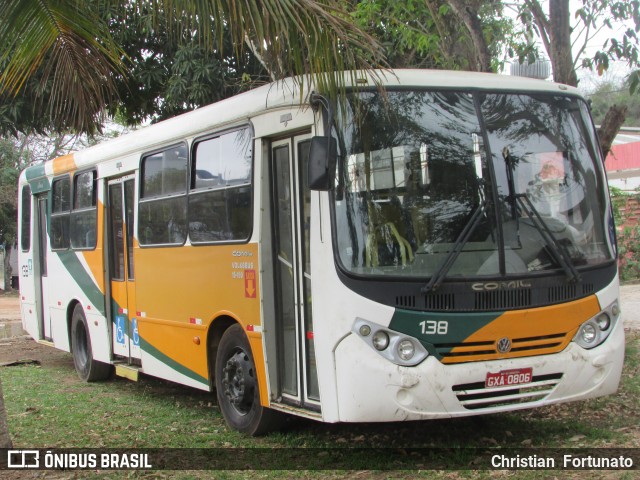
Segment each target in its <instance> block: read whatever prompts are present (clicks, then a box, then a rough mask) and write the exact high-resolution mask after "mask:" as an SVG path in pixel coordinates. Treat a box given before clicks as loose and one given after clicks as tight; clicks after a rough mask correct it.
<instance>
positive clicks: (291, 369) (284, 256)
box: [271, 135, 320, 410]
mask: <svg viewBox="0 0 640 480" xmlns="http://www.w3.org/2000/svg"><path fill="white" fill-rule="evenodd" d="M310 138H311V136H310V135H299V136H295V137H291V138H288V139H286V140H281V141H277V142H274V143H273V144H272V147H271V148H272V152H271V153H272V154H271V179H272V195H271V197H272V208H273V212H274V214H273V221H274V230H275V238H274V240H275V242H274V255H273V256H274V259H275V260H274V261H275V273H274V275H275V279H274V281H275V297H276V298H275V308H276V330H277V342H278V349H277V350H278V355H279V357H278V364H279V369H278V378H279V381H278V389H279V392H278V393H279V398H280V399H281V401H282V402H283V403H290V404H293V405H297V406H300V407H303V408H309V409H312V410H319V408H320V397H319V391H318V378H317V371H316V363H315V352H314V340H313V319H312V317H311V281H312V276H311V267H310V265H311V262H310V255H311V251H310V248H309V247H310V224H311V223H310V217H311V191H310V189H309V187H308V185H307V174H306V173H307V170H306V163H307V162H306V159H307V157H308V152H309V145H310Z"/></svg>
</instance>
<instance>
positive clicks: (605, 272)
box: [19, 70, 624, 434]
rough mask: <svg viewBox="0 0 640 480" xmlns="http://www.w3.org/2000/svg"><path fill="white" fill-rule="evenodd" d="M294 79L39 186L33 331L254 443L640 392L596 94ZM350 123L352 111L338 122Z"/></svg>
mask: <svg viewBox="0 0 640 480" xmlns="http://www.w3.org/2000/svg"><path fill="white" fill-rule="evenodd" d="M378 82H381V84H382V85H381V86H382V88H383V89H384V94H383V93H382V91H381V89H380V87H381V86H380V85H379V84H378V85H374V82H373V81H372V79H371V77H367V76H363V77H362V78H358V80H357V81H356V82H355V83H356V84H357V85H352V86H353V87H355V86H357V88H349V87H348V88H347V93H346V97H345V98H343V99H342V101H336V99H331V98H325V97H323V96H322V95H320V94H315V93H314V94H311V93H309V92H308V91H307V92H305V93H303V94H301V93H300V87H299V85H298V84H296V83H292V81H283V82H279V83H276V84H272V85H268V86H264V87H261V88H258V89H255V90H253V91H250V92H247V93H244V94H241V95H238V96H236V97H234V98H230V99H228V100H224V101H221V102H219V103H216V104H214V105H210V106H207V107H204V108H201V109H198V110H196V111H194V112H191V113H187V114H184V115H181V116H178V117H175V118H173V119H170V120H167V121H163V122H160V123H158V124H156V125H153V126H149V127H147V128H144V129H141V130H139V131H136V132H133V133H131V134H128V135H124V136H122V137H120V138H116V139H113V140H110V141H107V142H105V143H102V144H99V145H96V146H94V147H91V148H87V149H86V150H83V151H79V152H75V153H73V154H70V155H66V156H64V157H60V158H57V159H55V160H53V161H51V162H47V163H45V164H43V165H36V166H32V167H30V168H28V169H26V170H25V171H24V172H23V173H22V175H21V177H20V185H19V188H20V190H19V200H20V202H19V203H20V211H19V222H20V226H19V231H20V232H19V247H20V258H19V264H20V269H21V275H22V278H21V281H20V287H21V300H22V303H21V308H22V315H23V325H24V328H25V329H26V330H27V331H28V332H29V334H30V335H31V336H33V337H34V338H35V339H36V340H37V341H39V342H42V343H46V344H50V345H52V346H54V347H56V348H59V349H61V350H65V351H70V352H71V353H72V354H73V359H74V362H75V367H76V369H77V372H78V374H79V376H80V377H81V378H82V379H84V380H86V381H95V380H102V379H106V378H107V377H109V375H111V373H112V371H113V370H114V367H115V372H116V374H119V375H124V376H127V377H129V378H132V379H136V378H137V376H138V373H139V372H143V373H145V374H148V375H153V376H156V377H160V378H164V379H168V380H171V381H174V382H178V383H181V384H184V385H188V386H191V387H195V388H198V389H203V390H211V391H214V390H215V391H216V392H217V398H218V401H219V405H220V408H221V411H222V413H223V414H224V417H225V419H226V421H227V422H228V424H229V425H230V426H232V427H233V428H235V429H238V430H240V431H243V432H247V433H250V434H259V433H263V432H265V431H268V430H269V429H270V428H272V427H273V426H274V425H275V424H276V423H277V420H278V417H280V416H281V412H286V413H290V414H295V415H302V416H306V417H309V418H314V419H317V420H321V421H325V422H363V421H365V422H370V421H398V420H420V419H432V418H441V417H457V416H464V415H474V414H481V413H495V412H501V411H509V410H516V409H522V408H530V407H537V406H541V405H547V404H552V403H558V402H567V401H574V400H581V399H586V398H591V397H596V396H601V395H606V394H611V393H613V392H615V391H616V389H617V386H618V383H619V379H620V374H621V369H622V363H623V354H624V330H623V325H622V322H621V321H620V317H619V314H620V309H619V303H618V285H619V284H618V275H617V265H616V241H615V233H614V226H613V217H612V213H611V205H610V202H609V197H608V189H607V183H606V177H605V172H604V168H603V158H602V154H601V151H600V149H599V146H598V142H597V138H596V132H595V129H594V126H593V123H592V120H591V118H590V114H589V108H588V106H587V103H586V102H585V101H584V99H583V98H582V97H581V96H580V94H579V92H578V91H577V90H575V89H573V88H569V87H566V86H564V85H557V84H553V83H549V82H543V81H536V80H529V79H522V78H515V77H506V76H497V75H488V74H473V73H469V72H464V73H460V72H458V73H455V72H443V71H425V70H406V71H395V72H385V73H381V74H380V76H379V77H378ZM334 110H335V112H334Z"/></svg>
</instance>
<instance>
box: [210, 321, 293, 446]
mask: <svg viewBox="0 0 640 480" xmlns="http://www.w3.org/2000/svg"><path fill="white" fill-rule="evenodd" d="M215 382H216V393H217V396H218V405H219V406H220V410H221V411H222V415H223V416H224V419H225V420H226V422H227V424H228V425H229V426H230V427H232V428H234V429H236V430H239V431H240V432H243V433H248V434H249V435H254V436H255V435H263V434H265V433H267V432H269V431H272V430H275V429H277V428H278V426H279V425H280V424H281V422H282V420H283V415H282V414H280V412H276V411H274V410H271V409H269V408H266V407H263V406H262V405H260V392H259V390H258V379H257V377H256V368H255V363H254V361H253V356H252V355H251V348H250V347H249V342H248V340H247V337H246V336H245V334H244V332H243V330H242V327H241V326H240V325H238V324H236V325H233V326H231V327H229V328H228V329H227V330H226V331H225V332H224V334H223V335H222V339H221V340H220V344H219V345H218V353H217V355H216V367H215Z"/></svg>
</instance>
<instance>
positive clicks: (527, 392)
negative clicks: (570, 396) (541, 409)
mask: <svg viewBox="0 0 640 480" xmlns="http://www.w3.org/2000/svg"><path fill="white" fill-rule="evenodd" d="M560 380H562V373H554V374H550V375H538V376H534V377H533V379H532V381H531V383H527V384H526V385H517V386H511V387H496V388H486V387H485V384H484V382H476V383H466V384H462V385H454V386H453V388H452V390H453V392H454V393H455V395H456V397H457V398H458V401H459V402H460V404H461V405H462V406H463V407H464V408H465V409H467V410H482V409H488V408H495V407H500V406H508V405H519V404H526V403H533V402H537V401H539V400H543V399H544V398H546V397H547V396H548V395H549V394H550V393H551V392H553V390H554V388H555V387H556V386H557V385H558V384H559V383H560Z"/></svg>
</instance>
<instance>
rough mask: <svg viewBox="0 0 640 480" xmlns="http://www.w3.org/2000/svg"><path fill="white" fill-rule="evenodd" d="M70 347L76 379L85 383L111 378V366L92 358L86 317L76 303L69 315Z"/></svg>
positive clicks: (80, 306) (79, 305)
mask: <svg viewBox="0 0 640 480" xmlns="http://www.w3.org/2000/svg"><path fill="white" fill-rule="evenodd" d="M69 336H70V342H69V344H70V347H71V354H72V355H73V364H74V366H75V368H76V372H77V373H78V377H80V379H81V380H83V381H85V382H96V381H100V380H106V379H107V378H109V377H110V376H111V370H112V366H111V365H110V364H108V363H103V362H99V361H98V360H95V359H94V358H93V349H92V346H91V334H90V332H89V325H88V323H87V317H86V315H85V314H84V309H83V308H82V305H81V304H80V303H79V302H78V303H76V304H75V306H74V308H73V313H72V314H71V329H70V335H69Z"/></svg>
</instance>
